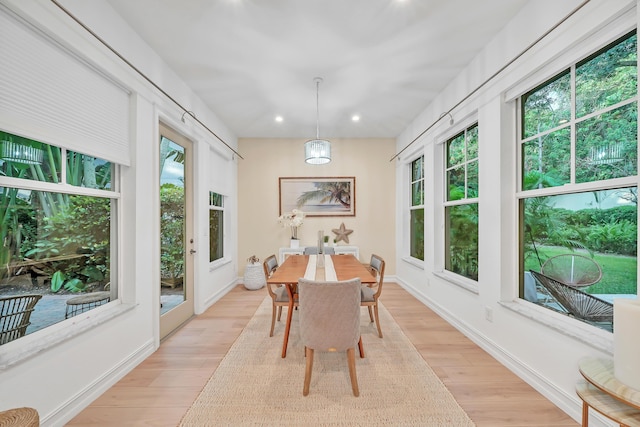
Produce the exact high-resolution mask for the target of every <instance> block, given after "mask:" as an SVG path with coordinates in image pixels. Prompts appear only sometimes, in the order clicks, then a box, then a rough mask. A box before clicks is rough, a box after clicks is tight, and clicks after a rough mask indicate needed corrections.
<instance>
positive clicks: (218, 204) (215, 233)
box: [209, 191, 224, 262]
mask: <svg viewBox="0 0 640 427" xmlns="http://www.w3.org/2000/svg"><path fill="white" fill-rule="evenodd" d="M222 257H224V196H223V195H222V194H218V193H214V192H213V191H211V192H209V262H212V261H215V260H217V259H221V258H222Z"/></svg>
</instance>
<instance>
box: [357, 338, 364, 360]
mask: <svg viewBox="0 0 640 427" xmlns="http://www.w3.org/2000/svg"><path fill="white" fill-rule="evenodd" d="M358 351H360V358H361V359H364V346H363V345H362V337H360V341H358Z"/></svg>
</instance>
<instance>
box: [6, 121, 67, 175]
mask: <svg viewBox="0 0 640 427" xmlns="http://www.w3.org/2000/svg"><path fill="white" fill-rule="evenodd" d="M61 164H62V163H61V160H60V148H58V147H53V146H51V145H47V144H43V143H41V142H37V141H34V140H31V139H27V138H22V137H19V136H17V135H12V134H10V133H6V132H2V131H0V169H1V172H0V174H1V175H2V176H8V177H12V178H23V179H30V180H34V181H43V182H55V183H58V182H60V170H61V167H60V165H61Z"/></svg>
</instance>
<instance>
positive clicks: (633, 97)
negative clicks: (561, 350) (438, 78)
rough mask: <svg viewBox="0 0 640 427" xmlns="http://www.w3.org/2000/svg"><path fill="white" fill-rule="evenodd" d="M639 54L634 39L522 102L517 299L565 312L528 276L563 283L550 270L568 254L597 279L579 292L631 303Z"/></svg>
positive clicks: (634, 266) (634, 281)
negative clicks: (579, 257)
mask: <svg viewBox="0 0 640 427" xmlns="http://www.w3.org/2000/svg"><path fill="white" fill-rule="evenodd" d="M636 51H637V42H636V33H635V31H634V32H632V33H629V34H627V35H626V36H624V37H622V38H620V39H619V40H617V41H615V42H613V43H611V44H610V45H608V46H606V47H604V48H602V49H601V50H599V51H597V52H595V53H594V54H593V55H591V56H589V57H588V58H585V59H584V60H582V61H580V62H578V63H576V64H574V65H572V66H571V67H570V68H569V69H567V70H565V71H564V72H562V73H560V74H558V75H557V76H555V77H553V78H552V79H550V80H548V81H547V82H545V83H543V84H542V85H540V86H539V87H537V88H535V89H533V90H531V91H530V92H528V93H526V94H524V95H523V96H522V97H521V98H520V110H521V122H520V129H521V134H520V144H521V150H520V155H521V162H520V187H521V191H520V192H519V202H520V235H521V250H520V254H521V266H522V269H523V271H522V272H521V277H522V286H521V287H520V297H521V298H526V299H528V300H530V301H532V302H534V303H537V304H540V305H543V306H545V307H547V308H550V309H553V310H556V311H560V312H563V313H567V311H568V309H567V307H565V306H564V305H563V304H562V303H561V302H559V301H558V300H557V299H555V298H554V297H553V296H552V295H550V294H549V292H548V290H547V289H545V287H544V286H541V284H540V283H538V282H537V281H534V280H532V277H531V275H530V274H529V273H528V271H529V270H535V271H542V272H543V273H545V265H546V270H547V273H549V275H560V276H561V275H562V274H563V272H562V271H561V272H558V271H552V270H551V269H550V268H549V266H550V265H551V263H552V262H555V260H558V259H559V258H557V257H556V256H557V255H567V254H575V255H582V256H584V257H586V258H588V259H590V260H591V261H590V262H588V263H587V264H588V265H590V266H591V265H593V264H595V265H596V266H597V268H599V269H600V271H601V276H598V277H599V280H597V281H596V282H595V283H593V284H587V285H584V286H583V285H582V284H573V286H574V287H579V290H581V291H583V292H586V293H588V294H590V295H593V296H596V297H598V298H600V299H602V300H605V301H609V302H611V301H612V299H613V297H635V296H636V295H637V224H638V217H637V205H638V196H637V195H638V189H637V179H638V176H637V175H638V162H637V152H638V146H637V141H638V131H637V126H638V125H637V109H638V107H637V101H638V96H637V53H636ZM552 257H555V258H554V260H552V261H548V260H549V259H550V258H552ZM564 259H575V257H571V256H568V257H564ZM558 268H562V269H565V270H567V271H566V272H565V273H566V274H569V275H575V274H579V273H580V272H577V271H574V270H573V269H574V268H575V263H571V264H567V265H564V266H563V267H558ZM583 268H587V267H583ZM589 268H591V267H589ZM566 274H565V275H566ZM560 281H562V282H566V281H568V279H567V278H566V277H565V278H563V279H562V280H560ZM587 283H588V282H587ZM576 317H577V316H576ZM580 320H583V321H585V322H588V323H594V322H591V321H589V320H587V319H583V318H580ZM594 324H595V325H596V326H598V327H601V328H603V329H608V330H611V328H612V324H611V322H608V321H605V322H597V323H594Z"/></svg>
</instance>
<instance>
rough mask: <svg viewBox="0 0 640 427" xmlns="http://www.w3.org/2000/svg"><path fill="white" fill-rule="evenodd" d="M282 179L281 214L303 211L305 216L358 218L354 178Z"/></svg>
mask: <svg viewBox="0 0 640 427" xmlns="http://www.w3.org/2000/svg"><path fill="white" fill-rule="evenodd" d="M279 180H280V213H279V215H282V214H283V213H286V212H291V211H292V210H293V209H300V210H301V211H303V212H304V214H305V216H356V177H355V176H347V177H344V176H333V177H326V178H295V177H285V178H280V179H279Z"/></svg>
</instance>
